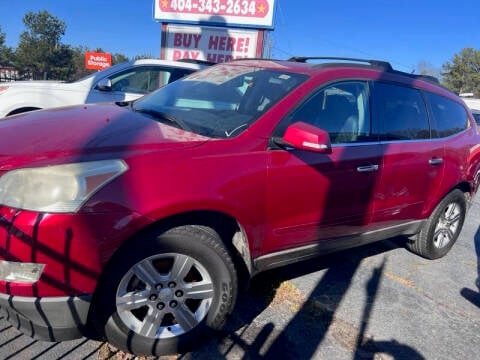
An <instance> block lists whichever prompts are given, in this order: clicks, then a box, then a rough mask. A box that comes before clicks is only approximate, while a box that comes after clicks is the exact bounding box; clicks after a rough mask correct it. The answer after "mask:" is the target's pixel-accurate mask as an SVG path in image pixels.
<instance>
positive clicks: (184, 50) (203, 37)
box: [162, 25, 262, 63]
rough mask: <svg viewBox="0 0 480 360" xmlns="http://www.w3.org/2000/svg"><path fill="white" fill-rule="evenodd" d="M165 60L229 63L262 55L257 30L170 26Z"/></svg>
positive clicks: (165, 48)
mask: <svg viewBox="0 0 480 360" xmlns="http://www.w3.org/2000/svg"><path fill="white" fill-rule="evenodd" d="M164 36H165V39H164V40H165V41H163V40H162V44H165V46H164V48H163V49H162V51H164V57H163V58H164V59H167V60H179V59H196V60H208V61H212V62H216V63H217V62H226V61H230V60H232V59H241V58H252V57H257V56H258V51H261V47H262V46H261V45H262V44H261V40H260V41H259V32H258V30H249V29H227V28H213V27H200V26H181V25H168V26H167V31H166V33H165V35H164Z"/></svg>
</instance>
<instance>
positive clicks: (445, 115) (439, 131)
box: [426, 93, 468, 137]
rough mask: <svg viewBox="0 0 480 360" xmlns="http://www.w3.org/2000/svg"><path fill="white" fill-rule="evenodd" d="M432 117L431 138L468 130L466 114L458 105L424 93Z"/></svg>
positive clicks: (444, 98) (438, 96)
mask: <svg viewBox="0 0 480 360" xmlns="http://www.w3.org/2000/svg"><path fill="white" fill-rule="evenodd" d="M426 98H427V100H428V102H429V103H430V111H431V117H432V136H433V137H447V136H451V135H454V134H457V133H459V132H462V131H463V130H465V129H467V128H468V114H467V111H466V110H465V108H464V107H463V106H462V105H460V104H459V103H457V102H455V101H453V100H450V99H447V98H446V97H443V96H441V95H437V94H432V93H426Z"/></svg>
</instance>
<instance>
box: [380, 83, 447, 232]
mask: <svg viewBox="0 0 480 360" xmlns="http://www.w3.org/2000/svg"><path fill="white" fill-rule="evenodd" d="M373 127H374V131H375V132H376V133H378V134H379V135H380V138H381V148H382V150H381V151H382V156H383V162H382V176H381V182H380V186H379V192H378V196H377V197H376V199H375V218H374V226H375V227H377V228H385V227H389V226H394V225H398V224H402V223H408V222H410V221H413V220H417V219H421V218H423V217H424V214H423V209H424V205H425V202H426V201H427V199H429V198H431V197H432V196H435V194H437V192H438V191H437V190H438V189H439V187H440V185H441V181H442V176H443V172H444V142H443V141H442V140H440V139H432V136H431V130H430V123H429V117H428V112H427V106H426V103H425V100H424V97H423V95H422V92H421V91H420V90H418V89H415V88H412V87H409V86H403V85H397V84H391V83H382V82H375V83H374V86H373Z"/></svg>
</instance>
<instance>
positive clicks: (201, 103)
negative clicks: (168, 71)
mask: <svg viewBox="0 0 480 360" xmlns="http://www.w3.org/2000/svg"><path fill="white" fill-rule="evenodd" d="M306 78H307V76H306V75H302V74H294V73H289V72H285V71H281V70H270V69H264V68H255V67H250V66H244V65H234V64H222V65H217V66H214V67H211V68H208V69H206V70H204V71H200V72H197V73H194V74H192V75H190V76H188V77H186V78H184V79H181V80H178V81H176V82H173V83H171V84H169V85H167V86H165V87H164V88H162V89H160V90H158V91H156V92H154V93H152V94H150V95H147V96H145V97H143V98H141V99H140V100H138V101H136V102H135V103H134V104H133V106H132V109H133V110H134V111H139V112H142V113H144V114H148V115H151V116H152V117H155V118H156V119H157V120H158V121H165V120H167V121H168V123H169V124H171V125H174V126H178V127H181V128H184V129H186V130H189V131H192V132H195V133H198V134H201V135H204V136H209V137H214V138H228V137H233V136H237V135H239V134H240V133H242V132H243V131H245V130H246V129H247V128H248V127H249V126H250V125H251V124H252V123H253V122H255V121H256V120H257V119H258V118H259V117H260V116H261V115H262V114H264V113H265V112H266V111H267V110H268V109H269V108H270V107H271V106H272V105H274V104H275V103H276V102H278V101H279V100H280V99H281V98H283V97H284V96H285V95H286V94H288V93H289V92H290V91H292V90H293V89H294V88H295V87H296V86H298V85H299V84H300V83H302V82H303V81H305V79H306Z"/></svg>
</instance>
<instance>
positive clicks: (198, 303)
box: [96, 226, 237, 356]
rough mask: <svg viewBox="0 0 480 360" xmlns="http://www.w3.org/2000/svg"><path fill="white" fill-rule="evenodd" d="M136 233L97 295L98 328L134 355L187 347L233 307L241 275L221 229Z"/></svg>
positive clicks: (180, 229)
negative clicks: (143, 235) (140, 235)
mask: <svg viewBox="0 0 480 360" xmlns="http://www.w3.org/2000/svg"><path fill="white" fill-rule="evenodd" d="M141 240H142V241H140V239H136V241H135V242H132V243H130V244H129V246H127V247H126V248H124V249H122V250H123V251H120V253H119V254H118V255H117V256H116V257H115V259H114V260H113V263H112V264H111V266H109V268H108V269H107V272H106V275H105V277H104V278H103V279H104V281H103V282H102V289H100V292H99V296H98V297H96V299H97V302H98V303H99V304H96V305H97V306H98V307H99V310H100V311H99V313H100V314H101V315H102V316H103V319H104V320H103V322H102V324H101V327H102V329H101V330H103V332H104V334H105V336H106V338H107V340H108V341H109V342H110V343H112V344H113V345H115V346H116V347H118V348H120V349H123V350H126V351H129V352H131V353H133V354H137V355H156V356H158V355H166V354H173V353H182V352H185V351H187V350H189V349H190V348H191V347H192V346H194V344H195V343H196V342H198V341H200V340H201V339H202V338H204V335H205V334H206V333H207V332H208V331H209V330H211V329H219V328H220V327H221V326H222V325H223V323H224V322H225V319H226V316H227V315H228V314H229V313H230V312H231V311H232V309H233V306H234V303H235V299H236V293H237V276H236V272H235V268H234V265H233V262H232V261H231V258H230V256H229V254H228V252H227V249H226V248H225V246H224V244H223V243H222V241H221V239H220V237H219V236H218V234H217V233H216V232H215V231H214V230H213V229H210V228H207V227H203V226H182V227H177V228H174V229H171V230H169V231H167V232H163V233H160V234H155V235H154V236H152V238H151V239H149V238H146V239H141Z"/></svg>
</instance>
